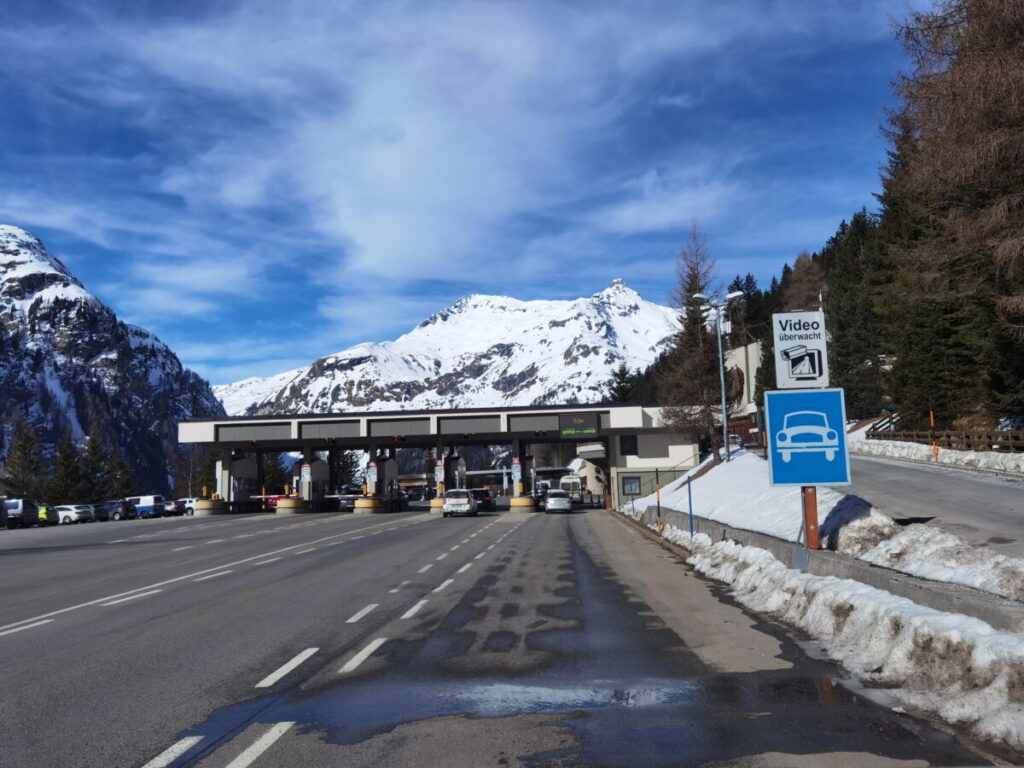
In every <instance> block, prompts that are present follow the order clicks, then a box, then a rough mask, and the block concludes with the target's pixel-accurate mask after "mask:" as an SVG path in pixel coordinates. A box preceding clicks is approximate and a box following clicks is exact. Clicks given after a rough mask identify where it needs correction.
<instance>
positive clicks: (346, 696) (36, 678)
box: [0, 511, 985, 768]
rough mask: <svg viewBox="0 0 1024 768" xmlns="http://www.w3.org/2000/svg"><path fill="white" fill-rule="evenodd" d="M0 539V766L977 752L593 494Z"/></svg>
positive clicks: (886, 756)
mask: <svg viewBox="0 0 1024 768" xmlns="http://www.w3.org/2000/svg"><path fill="white" fill-rule="evenodd" d="M0 560H2V563H3V568H2V573H3V577H4V581H3V591H2V597H0V675H2V678H0V679H2V691H3V693H2V696H0V744H2V749H0V765H3V766H103V767H104V768H111V767H113V766H147V767H148V768H155V766H167V765H173V766H183V765H201V766H209V767H211V768H213V767H215V768H225V767H227V768H245V766H249V765H255V766H303V768H316V767H317V766H337V765H345V766H445V767H446V768H449V767H450V768H460V767H463V766H465V767H467V768H468V767H469V766H473V767H477V766H492V765H493V766H514V765H529V766H577V765H580V766H582V765H586V766H678V765H711V764H713V765H719V766H741V765H743V766H749V765H759V766H775V765H777V766H837V765H851V766H852V765H857V766H860V765H885V766H889V765H892V766H895V765H901V766H906V765H926V764H931V765H971V764H984V763H985V761H984V760H983V759H982V758H981V757H980V756H979V754H978V753H977V752H975V751H973V750H972V748H969V747H967V746H965V745H963V744H961V743H959V742H957V741H956V740H955V739H954V738H952V737H951V736H949V735H947V734H946V733H944V732H942V731H939V730H936V729H934V728H932V727H930V726H928V725H927V724H925V723H923V722H921V721H918V720H915V719H914V718H912V717H910V716H908V715H905V714H897V713H894V712H891V711H889V710H887V709H885V708H884V707H880V706H877V705H876V704H873V703H871V702H870V701H868V700H867V699H865V698H862V697H860V696H859V695H856V694H855V693H853V692H851V691H850V690H848V689H847V688H846V687H844V686H843V685H842V679H841V676H840V675H839V671H838V670H837V668H836V667H834V666H833V665H831V664H828V663H826V662H823V661H820V660H814V659H811V658H809V657H808V656H806V655H805V654H804V652H803V651H802V650H801V649H800V647H799V646H798V645H797V644H796V643H795V642H794V641H793V640H791V639H790V638H789V637H787V636H786V635H785V634H784V633H783V632H782V631H781V630H780V628H778V627H776V626H774V625H771V624H767V623H764V622H763V621H761V620H759V619H757V618H756V617H753V616H751V615H749V614H747V613H745V612H744V611H743V610H741V609H740V608H739V607H737V606H736V605H734V604H732V602H731V601H730V600H729V598H728V597H727V596H725V595H724V593H723V592H722V591H721V589H720V588H719V587H718V586H716V585H714V584H712V583H709V582H707V581H705V580H704V579H702V578H700V577H699V576H696V575H694V574H693V573H692V571H690V569H689V568H688V567H687V566H686V565H685V564H683V563H682V562H680V561H679V560H677V558H675V556H673V555H672V554H671V553H669V552H667V551H666V550H664V549H662V548H661V547H660V546H658V545H657V544H655V543H652V542H650V541H649V540H648V539H646V538H645V537H643V536H642V535H641V534H639V533H637V532H636V531H634V530H633V529H631V528H629V527H627V526H626V525H624V524H623V523H622V522H620V521H618V520H616V519H614V518H613V517H612V516H611V514H610V513H607V512H603V511H591V512H587V513H577V514H573V515H543V514H527V513H499V514H490V515H483V516H481V517H478V518H453V519H440V518H438V517H436V516H434V517H432V516H430V515H429V514H425V513H423V512H421V511H411V512H408V513H403V514H399V515H372V516H354V515H350V514H349V515H343V514H329V515H303V516H294V517H287V518H276V517H274V516H272V515H265V516H250V517H222V518H191V519H188V518H171V519H162V520H154V521H139V522H131V521H129V522H120V523H115V522H111V523H94V524H91V525H86V526H74V527H60V528H54V529H42V530H40V529H30V530H25V531H11V532H3V533H0ZM908 761H911V762H908Z"/></svg>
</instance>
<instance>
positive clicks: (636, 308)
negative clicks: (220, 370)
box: [213, 280, 677, 415]
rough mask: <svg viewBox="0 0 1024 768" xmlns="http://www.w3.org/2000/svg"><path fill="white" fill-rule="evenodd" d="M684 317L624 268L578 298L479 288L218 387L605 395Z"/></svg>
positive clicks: (429, 403) (263, 399) (388, 401)
mask: <svg viewBox="0 0 1024 768" xmlns="http://www.w3.org/2000/svg"><path fill="white" fill-rule="evenodd" d="M676 327H677V325H676V313H675V311H674V310H672V309H670V308H668V307H663V306H660V305H658V304H653V303H651V302H649V301H645V300H644V299H642V298H641V297H640V295H639V294H637V292H636V291H634V290H633V289H631V288H630V287H629V286H627V285H626V284H625V283H624V282H622V281H621V280H615V281H613V282H612V284H611V285H609V286H608V287H607V288H605V289H604V290H603V291H601V292H600V293H596V294H594V295H593V296H591V297H589V298H581V299H576V300H574V301H519V300H518V299H512V298H508V297H506V296H485V295H472V296H465V297H463V298H461V299H459V300H458V301H456V302H455V303H454V304H452V305H451V306H450V307H448V308H447V309H444V310H442V311H441V312H438V313H437V314H435V315H433V316H431V317H429V318H427V319H426V320H424V321H423V322H422V323H420V324H419V325H418V326H416V328H414V329H413V330H412V331H410V332H409V333H407V334H405V335H404V336H401V337H399V338H397V339H395V340H394V341H384V342H380V343H367V344H359V345H357V346H354V347H351V348H350V349H347V350H345V351H344V352H339V353H337V354H334V355H329V356H327V357H322V358H320V359H319V360H317V361H316V362H314V363H313V364H312V365H310V366H308V367H305V368H299V369H296V370H293V371H286V372H285V373H280V374H277V375H276V376H271V377H269V378H255V379H246V380H244V381H239V382H235V383H234V384H227V385H224V386H217V387H214V388H213V390H214V392H215V394H216V395H217V397H218V398H220V400H221V402H222V403H223V404H224V408H225V409H226V410H227V412H228V413H229V414H232V415H256V414H263V413H326V412H337V411H345V410H352V409H359V410H401V409H406V410H412V409H419V408H471V407H494V406H497V405H506V406H507V405H540V404H544V403H585V402H593V401H596V400H600V399H601V398H602V396H603V389H604V386H605V384H606V383H607V381H608V378H609V377H610V376H611V374H612V371H613V370H614V369H615V368H617V367H618V366H619V365H620V364H621V363H622V362H625V363H626V365H627V366H628V367H629V368H630V369H636V368H645V367H646V366H648V365H650V364H651V363H652V362H653V361H654V359H655V358H656V357H657V356H658V354H659V352H661V350H662V349H663V348H664V345H665V343H666V342H667V340H668V338H669V337H670V336H671V335H672V334H673V333H674V331H675V329H676Z"/></svg>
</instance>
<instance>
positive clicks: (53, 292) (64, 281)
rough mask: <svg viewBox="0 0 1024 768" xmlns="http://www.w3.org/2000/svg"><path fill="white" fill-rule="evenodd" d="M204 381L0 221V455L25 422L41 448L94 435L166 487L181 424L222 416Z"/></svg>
mask: <svg viewBox="0 0 1024 768" xmlns="http://www.w3.org/2000/svg"><path fill="white" fill-rule="evenodd" d="M222 414H223V409H222V408H221V405H220V403H219V402H218V401H217V400H216V398H214V396H213V393H212V392H211V391H210V387H209V385H208V384H207V383H206V382H205V381H203V380H202V379H200V378H199V377H198V376H197V375H196V374H195V373H193V372H192V371H190V370H188V369H186V368H184V367H183V366H182V365H181V362H180V361H179V360H178V358H177V357H176V356H175V355H174V353H173V352H171V350H170V349H168V347H167V346H166V345H165V344H164V343H163V342H162V341H160V339H158V338H157V337H156V336H154V335H153V334H152V333H150V332H149V331H147V330H146V329H144V328H139V327H138V326H134V325H129V324H127V323H124V322H121V321H120V320H118V318H117V316H116V315H115V314H114V312H113V311H112V310H110V309H109V308H108V307H106V306H105V305H104V304H103V303H102V302H101V301H100V300H99V299H97V298H96V297H95V296H93V295H92V294H90V293H89V292H88V291H87V290H86V289H85V288H84V287H83V286H82V284H81V282H79V281H78V280H77V279H76V278H75V277H74V275H72V274H71V272H70V271H68V269H67V267H65V266H64V264H63V263H61V262H60V261H59V260H58V259H56V258H55V257H54V256H52V255H51V254H50V253H48V252H47V250H46V248H45V247H44V246H43V244H42V242H41V241H40V240H39V239H38V238H36V237H34V236H32V235H31V234H29V233H28V232H26V231H25V230H23V229H19V228H18V227H12V226H6V225H0V461H2V458H3V456H5V455H6V453H7V450H8V449H9V446H10V440H11V436H12V433H13V430H14V425H15V424H16V423H17V421H25V422H27V423H28V424H29V425H31V426H32V427H33V428H34V429H35V430H36V434H37V436H38V439H39V442H40V443H41V445H42V447H43V449H44V451H46V452H48V453H52V451H53V448H54V446H55V444H56V442H57V440H59V438H60V436H61V435H62V434H63V432H64V431H65V430H69V431H70V432H71V435H72V438H73V439H74V440H76V441H79V440H81V439H82V438H83V437H84V436H85V435H87V434H89V433H90V432H96V433H97V434H99V436H100V437H101V438H102V439H103V440H105V441H106V442H107V444H108V445H111V446H114V445H116V446H118V447H119V448H120V449H121V451H122V453H123V454H124V455H125V456H126V457H127V458H128V459H129V460H130V461H132V463H133V465H134V467H133V468H134V469H135V473H136V478H137V479H138V481H139V487H140V489H141V490H164V489H165V488H166V486H167V475H168V463H169V459H170V457H171V456H172V455H173V451H174V448H175V446H176V443H177V435H176V425H177V422H178V420H180V419H184V418H188V417H190V416H219V415H222Z"/></svg>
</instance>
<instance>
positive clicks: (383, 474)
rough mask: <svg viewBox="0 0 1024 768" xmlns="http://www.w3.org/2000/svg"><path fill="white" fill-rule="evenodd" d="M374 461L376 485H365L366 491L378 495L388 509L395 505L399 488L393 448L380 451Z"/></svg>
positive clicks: (396, 462) (396, 461)
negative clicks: (375, 465)
mask: <svg viewBox="0 0 1024 768" xmlns="http://www.w3.org/2000/svg"><path fill="white" fill-rule="evenodd" d="M374 462H375V463H376V464H377V483H376V487H373V488H371V487H367V489H366V491H367V493H369V494H371V495H374V494H376V495H377V496H379V497H380V499H381V500H382V501H383V502H384V506H385V507H387V508H388V509H391V508H393V507H396V504H397V501H398V491H399V490H400V489H401V483H400V482H399V474H398V460H397V459H396V458H395V452H394V450H393V449H388V450H386V451H384V452H382V453H380V454H379V455H378V456H377V457H376V458H375V459H374Z"/></svg>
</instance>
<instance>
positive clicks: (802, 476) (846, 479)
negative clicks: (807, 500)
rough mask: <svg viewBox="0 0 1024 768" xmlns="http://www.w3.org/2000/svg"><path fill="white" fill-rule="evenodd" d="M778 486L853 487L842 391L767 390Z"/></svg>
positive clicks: (770, 442)
mask: <svg viewBox="0 0 1024 768" xmlns="http://www.w3.org/2000/svg"><path fill="white" fill-rule="evenodd" d="M764 410H765V428H766V430H767V432H768V471H769V474H770V477H771V483H772V485H849V484H850V454H849V453H848V452H847V450H846V404H845V402H844V400H843V390H841V389H806V390H790V391H787V392H765V394H764Z"/></svg>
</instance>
